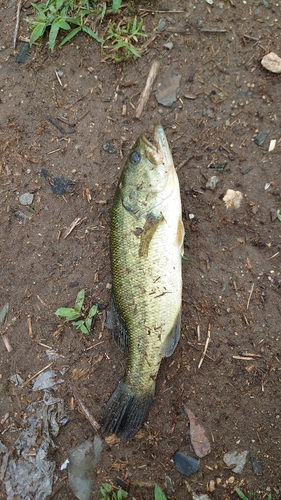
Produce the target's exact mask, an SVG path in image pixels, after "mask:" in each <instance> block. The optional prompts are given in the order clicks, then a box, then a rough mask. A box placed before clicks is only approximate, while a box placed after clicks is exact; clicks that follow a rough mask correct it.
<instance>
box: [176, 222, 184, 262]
mask: <svg viewBox="0 0 281 500" xmlns="http://www.w3.org/2000/svg"><path fill="white" fill-rule="evenodd" d="M184 235H185V230H184V226H183V222H182V218H180V219H179V220H178V227H177V244H178V246H179V247H180V248H181V255H183V254H184V244H183V241H184Z"/></svg>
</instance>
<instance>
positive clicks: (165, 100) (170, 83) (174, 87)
mask: <svg viewBox="0 0 281 500" xmlns="http://www.w3.org/2000/svg"><path fill="white" fill-rule="evenodd" d="M180 83H181V75H180V74H179V73H178V74H175V75H169V76H168V77H167V78H166V80H165V83H164V84H162V85H161V87H159V89H158V90H156V92H155V97H156V99H157V102H159V104H163V106H168V107H170V106H172V105H173V103H174V102H176V100H177V96H178V91H179V89H180Z"/></svg>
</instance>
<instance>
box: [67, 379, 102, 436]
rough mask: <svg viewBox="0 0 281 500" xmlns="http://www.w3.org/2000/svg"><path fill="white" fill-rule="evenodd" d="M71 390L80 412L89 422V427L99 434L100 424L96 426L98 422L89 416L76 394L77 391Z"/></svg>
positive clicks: (73, 388)
mask: <svg viewBox="0 0 281 500" xmlns="http://www.w3.org/2000/svg"><path fill="white" fill-rule="evenodd" d="M72 390H73V394H74V397H75V399H76V401H77V403H78V404H79V406H80V408H81V410H82V412H83V413H84V415H85V417H86V418H87V419H88V420H89V422H90V424H91V426H92V427H93V429H94V430H95V431H96V432H99V430H100V424H98V422H97V421H96V420H95V419H94V417H93V416H92V415H91V414H90V412H89V410H88V408H86V406H85V405H84V403H83V401H82V399H81V398H80V396H79V394H78V392H77V389H76V388H75V387H74V386H73V387H72Z"/></svg>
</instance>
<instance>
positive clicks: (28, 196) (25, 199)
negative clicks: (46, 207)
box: [19, 193, 34, 205]
mask: <svg viewBox="0 0 281 500" xmlns="http://www.w3.org/2000/svg"><path fill="white" fill-rule="evenodd" d="M33 198H34V194H32V193H24V194H22V195H21V196H20V197H19V202H20V204H21V205H32V202H33Z"/></svg>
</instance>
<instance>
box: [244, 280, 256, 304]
mask: <svg viewBox="0 0 281 500" xmlns="http://www.w3.org/2000/svg"><path fill="white" fill-rule="evenodd" d="M254 286H255V284H254V283H253V284H252V288H251V290H250V295H249V298H248V302H247V308H246V309H247V310H248V309H249V304H250V300H251V297H252V293H253V290H254Z"/></svg>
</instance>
